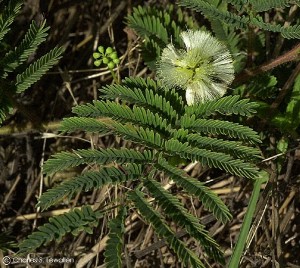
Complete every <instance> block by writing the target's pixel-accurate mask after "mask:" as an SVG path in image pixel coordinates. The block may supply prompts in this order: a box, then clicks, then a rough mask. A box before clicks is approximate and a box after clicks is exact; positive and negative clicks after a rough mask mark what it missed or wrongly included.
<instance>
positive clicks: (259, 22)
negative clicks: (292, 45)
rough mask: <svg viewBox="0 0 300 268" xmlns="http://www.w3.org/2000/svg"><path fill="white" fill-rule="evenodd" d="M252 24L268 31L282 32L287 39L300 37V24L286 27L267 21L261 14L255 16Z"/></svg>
mask: <svg viewBox="0 0 300 268" xmlns="http://www.w3.org/2000/svg"><path fill="white" fill-rule="evenodd" d="M251 24H252V25H253V26H256V27H259V28H260V29H263V30H266V31H271V32H277V33H281V35H282V36H283V37H284V38H287V39H292V38H297V39H300V25H294V26H288V27H284V26H281V25H279V24H270V23H265V22H264V21H263V19H262V17H260V16H257V17H255V18H253V19H252V20H251Z"/></svg>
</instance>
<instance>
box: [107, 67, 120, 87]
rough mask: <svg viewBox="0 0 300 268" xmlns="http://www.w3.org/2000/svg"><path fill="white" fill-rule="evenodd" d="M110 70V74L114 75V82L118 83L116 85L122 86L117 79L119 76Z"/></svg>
mask: <svg viewBox="0 0 300 268" xmlns="http://www.w3.org/2000/svg"><path fill="white" fill-rule="evenodd" d="M109 70H110V73H111V75H112V77H113V80H114V81H115V83H116V84H120V83H119V80H118V78H117V76H116V73H115V72H114V71H113V69H109Z"/></svg>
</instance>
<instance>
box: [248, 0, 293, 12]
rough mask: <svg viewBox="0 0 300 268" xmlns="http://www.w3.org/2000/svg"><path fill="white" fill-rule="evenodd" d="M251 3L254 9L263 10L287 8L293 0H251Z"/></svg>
mask: <svg viewBox="0 0 300 268" xmlns="http://www.w3.org/2000/svg"><path fill="white" fill-rule="evenodd" d="M249 3H250V4H251V5H252V7H253V9H254V10H255V11H256V12H263V11H267V10H270V9H272V8H285V7H288V6H290V5H291V4H292V3H293V1H291V0H268V1H261V0H249Z"/></svg>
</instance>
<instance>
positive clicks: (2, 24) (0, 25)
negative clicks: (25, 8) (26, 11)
mask: <svg viewBox="0 0 300 268" xmlns="http://www.w3.org/2000/svg"><path fill="white" fill-rule="evenodd" d="M22 5H23V1H22V0H11V1H9V2H8V5H7V6H6V7H5V8H4V10H3V11H1V13H0V41H1V40H2V39H3V38H4V36H5V35H6V34H7V33H8V32H9V30H10V28H9V26H10V25H11V24H12V23H13V21H14V19H15V17H16V16H17V15H18V13H19V11H20V10H21V7H22Z"/></svg>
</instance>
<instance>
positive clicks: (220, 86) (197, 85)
mask: <svg viewBox="0 0 300 268" xmlns="http://www.w3.org/2000/svg"><path fill="white" fill-rule="evenodd" d="M181 38H182V40H183V42H184V44H185V47H186V49H185V50H184V49H175V47H174V46H173V44H169V45H168V46H167V47H166V48H165V49H164V50H163V52H162V56H161V59H160V61H159V62H158V72H157V73H158V76H159V78H161V80H162V81H163V82H164V83H165V84H166V85H167V86H171V87H173V86H180V87H182V88H183V89H185V90H186V100H187V104H188V105H192V104H194V103H197V102H205V101H207V100H212V99H214V98H218V97H221V96H223V95H224V94H225V92H226V89H227V86H228V85H229V84H230V83H231V82H232V81H233V79H234V69H233V63H232V58H231V55H230V52H229V50H228V49H227V48H226V46H225V45H224V44H222V43H221V42H219V41H218V40H217V39H216V38H215V37H213V36H212V35H211V34H209V33H207V32H204V31H191V30H190V31H186V32H182V33H181Z"/></svg>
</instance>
